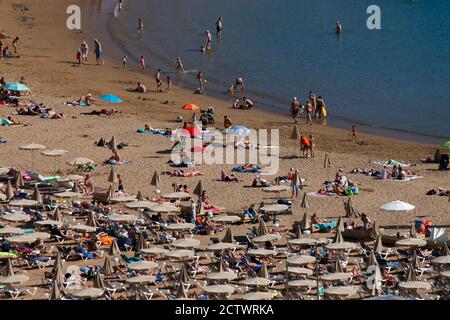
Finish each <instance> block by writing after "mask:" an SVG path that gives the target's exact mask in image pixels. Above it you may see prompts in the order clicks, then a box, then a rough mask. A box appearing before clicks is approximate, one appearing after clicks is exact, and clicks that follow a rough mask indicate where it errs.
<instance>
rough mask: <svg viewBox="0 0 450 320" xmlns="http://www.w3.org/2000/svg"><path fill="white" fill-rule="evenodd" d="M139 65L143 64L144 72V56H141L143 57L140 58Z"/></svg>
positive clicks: (143, 69)
mask: <svg viewBox="0 0 450 320" xmlns="http://www.w3.org/2000/svg"><path fill="white" fill-rule="evenodd" d="M139 65H140V66H141V70H142V72H144V71H145V59H144V56H141V58H140V59H139Z"/></svg>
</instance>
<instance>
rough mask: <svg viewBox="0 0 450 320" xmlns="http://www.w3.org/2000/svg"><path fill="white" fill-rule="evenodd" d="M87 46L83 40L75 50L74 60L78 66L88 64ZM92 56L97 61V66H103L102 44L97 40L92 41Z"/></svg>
mask: <svg viewBox="0 0 450 320" xmlns="http://www.w3.org/2000/svg"><path fill="white" fill-rule="evenodd" d="M88 54H89V45H88V44H87V42H86V41H85V40H83V41H81V44H80V47H79V48H78V49H77V55H76V60H77V62H78V64H86V63H87V62H88ZM94 54H95V59H96V61H97V65H104V62H103V59H102V56H103V49H102V44H101V43H100V41H98V39H94Z"/></svg>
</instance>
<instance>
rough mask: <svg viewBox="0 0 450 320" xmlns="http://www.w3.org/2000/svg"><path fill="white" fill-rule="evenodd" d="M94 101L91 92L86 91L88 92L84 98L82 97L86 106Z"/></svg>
mask: <svg viewBox="0 0 450 320" xmlns="http://www.w3.org/2000/svg"><path fill="white" fill-rule="evenodd" d="M94 103H95V99H94V98H92V94H91V93H88V94H87V95H86V98H84V104H85V105H86V106H90V105H92V104H94Z"/></svg>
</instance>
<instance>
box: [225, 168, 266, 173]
mask: <svg viewBox="0 0 450 320" xmlns="http://www.w3.org/2000/svg"><path fill="white" fill-rule="evenodd" d="M232 171H234V172H244V173H259V172H261V168H260V167H259V166H254V167H253V168H251V169H245V167H244V166H238V167H234V168H233V170H232Z"/></svg>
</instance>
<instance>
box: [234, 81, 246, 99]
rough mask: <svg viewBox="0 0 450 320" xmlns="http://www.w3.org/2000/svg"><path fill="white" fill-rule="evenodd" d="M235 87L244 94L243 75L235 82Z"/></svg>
mask: <svg viewBox="0 0 450 320" xmlns="http://www.w3.org/2000/svg"><path fill="white" fill-rule="evenodd" d="M234 89H235V90H236V91H237V93H241V94H242V95H244V79H242V78H241V77H239V78H237V79H236V83H235V84H234Z"/></svg>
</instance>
